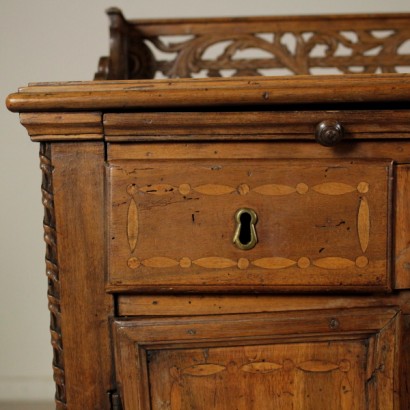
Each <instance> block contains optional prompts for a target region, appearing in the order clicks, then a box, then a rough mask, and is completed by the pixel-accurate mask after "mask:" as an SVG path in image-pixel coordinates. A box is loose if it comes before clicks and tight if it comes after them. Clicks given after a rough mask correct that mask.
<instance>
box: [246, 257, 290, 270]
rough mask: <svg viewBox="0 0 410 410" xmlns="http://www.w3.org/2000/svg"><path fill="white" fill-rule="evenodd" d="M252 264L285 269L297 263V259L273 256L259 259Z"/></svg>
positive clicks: (266, 267) (260, 266)
mask: <svg viewBox="0 0 410 410" xmlns="http://www.w3.org/2000/svg"><path fill="white" fill-rule="evenodd" d="M252 265H255V266H257V267H258V268H265V269H284V268H289V267H290V266H293V265H296V261H292V260H291V259H287V258H280V257H272V258H261V259H257V260H256V261H253V262H252Z"/></svg>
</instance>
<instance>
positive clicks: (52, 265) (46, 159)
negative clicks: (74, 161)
mask: <svg viewBox="0 0 410 410" xmlns="http://www.w3.org/2000/svg"><path fill="white" fill-rule="evenodd" d="M50 147H51V146H50V144H45V143H43V144H41V146H40V168H41V171H42V184H41V192H42V201H43V205H44V220H43V225H44V241H45V242H46V258H45V259H46V275H47V279H48V307H49V310H50V332H51V345H52V347H53V372H54V381H55V383H56V395H55V403H56V409H57V410H65V409H67V403H66V390H65V374H64V351H63V341H62V335H61V305H60V280H59V268H58V257H57V234H56V223H55V212H54V195H53V176H52V175H53V166H52V163H51V150H50Z"/></svg>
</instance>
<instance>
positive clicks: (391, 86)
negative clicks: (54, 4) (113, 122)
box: [7, 74, 410, 112]
mask: <svg viewBox="0 0 410 410" xmlns="http://www.w3.org/2000/svg"><path fill="white" fill-rule="evenodd" d="M409 101H410V74H379V75H375V74H367V75H366V74H357V75H330V76H313V75H301V76H292V77H291V76H289V77H236V78H235V77H233V78H213V79H209V78H206V79H173V80H124V81H99V82H97V81H90V82H63V83H37V84H30V85H29V86H27V87H22V88H20V90H19V92H18V93H14V94H11V95H9V96H8V98H7V107H8V108H9V109H10V110H11V111H14V112H47V111H91V110H92V111H95V110H101V111H110V110H115V111H118V110H124V111H132V110H144V109H147V110H152V109H180V108H188V109H189V108H193V107H196V108H197V107H213V108H217V107H220V108H222V107H232V106H236V107H245V106H247V105H250V104H252V105H266V106H281V107H283V106H290V105H301V104H307V105H309V104H340V103H343V104H344V103H372V102H374V103H380V102H400V103H403V102H409Z"/></svg>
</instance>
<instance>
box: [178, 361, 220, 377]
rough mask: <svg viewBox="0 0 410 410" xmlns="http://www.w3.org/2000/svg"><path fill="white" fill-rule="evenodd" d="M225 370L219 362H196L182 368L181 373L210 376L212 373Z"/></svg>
mask: <svg viewBox="0 0 410 410" xmlns="http://www.w3.org/2000/svg"><path fill="white" fill-rule="evenodd" d="M224 370H226V367H225V366H221V365H219V364H212V363H209V364H197V365H194V366H191V367H187V368H185V369H183V370H182V374H183V375H189V376H199V377H203V376H211V375H213V374H217V373H220V372H222V371H224Z"/></svg>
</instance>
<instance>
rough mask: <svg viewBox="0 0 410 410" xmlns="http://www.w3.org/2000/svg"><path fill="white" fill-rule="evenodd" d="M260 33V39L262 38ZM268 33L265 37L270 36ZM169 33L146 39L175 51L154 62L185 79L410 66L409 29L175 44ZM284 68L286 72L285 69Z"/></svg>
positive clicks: (210, 37) (213, 37)
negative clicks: (219, 48)
mask: <svg viewBox="0 0 410 410" xmlns="http://www.w3.org/2000/svg"><path fill="white" fill-rule="evenodd" d="M262 35H263V37H261V36H262ZM269 36H270V37H271V39H270V40H268V37H269ZM166 38H167V36H158V37H150V38H148V39H146V43H147V44H148V45H149V46H150V47H151V49H152V50H153V52H154V53H155V51H160V52H161V53H166V54H169V55H174V56H175V57H174V58H171V59H165V60H164V59H162V60H158V61H157V62H156V65H157V67H156V69H157V71H158V72H160V73H162V75H163V76H165V77H170V78H175V77H179V78H184V77H193V76H196V75H197V74H200V76H204V75H205V76H208V77H221V76H224V75H226V74H225V73H226V71H227V70H229V71H230V72H231V73H232V76H256V75H263V73H264V70H267V71H269V74H274V73H275V70H276V72H277V73H279V74H283V73H284V72H285V73H286V74H314V73H315V69H332V70H333V71H332V72H334V70H336V71H337V72H338V73H340V74H354V73H377V72H383V73H392V72H396V71H397V68H398V67H400V66H410V56H409V54H400V53H399V49H400V48H401V47H402V46H404V45H405V43H407V42H410V31H409V30H402V31H399V30H390V31H389V34H388V35H387V36H386V37H380V35H379V31H378V30H368V31H366V30H363V31H348V32H345V31H326V32H324V31H318V32H309V31H307V32H275V33H271V34H266V33H254V34H242V35H235V36H227V35H218V34H204V35H197V36H193V37H192V38H190V39H188V40H184V41H181V42H179V43H175V42H167V41H166ZM218 45H219V46H222V51H219V54H217V55H215V56H213V57H212V58H211V57H208V58H206V57H205V54H206V53H207V52H209V51H210V49H211V48H213V47H214V48H217V46H218ZM244 51H249V54H252V52H254V53H257V52H259V53H260V52H261V51H262V52H264V54H265V55H267V56H266V57H264V58H252V57H249V58H241V57H240V55H241V52H244ZM284 70H285V71H284Z"/></svg>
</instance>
